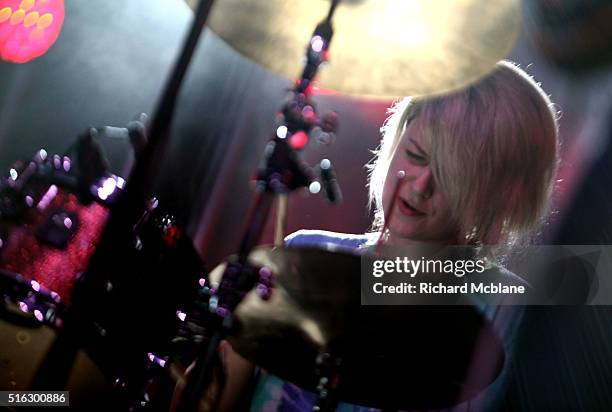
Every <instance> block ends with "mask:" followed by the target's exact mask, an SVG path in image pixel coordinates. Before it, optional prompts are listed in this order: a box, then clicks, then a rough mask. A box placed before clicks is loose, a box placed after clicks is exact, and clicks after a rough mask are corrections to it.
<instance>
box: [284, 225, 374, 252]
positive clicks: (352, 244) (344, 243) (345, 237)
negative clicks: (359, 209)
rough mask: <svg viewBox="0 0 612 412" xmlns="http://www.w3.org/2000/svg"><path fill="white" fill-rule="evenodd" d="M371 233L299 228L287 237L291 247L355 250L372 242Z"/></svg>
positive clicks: (286, 241) (287, 244)
mask: <svg viewBox="0 0 612 412" xmlns="http://www.w3.org/2000/svg"><path fill="white" fill-rule="evenodd" d="M372 238H373V236H372V235H371V234H351V233H338V232H329V231H326V230H304V229H303V230H298V231H297V232H294V233H292V234H290V235H289V236H287V237H286V238H285V245H286V246H290V247H317V248H321V249H326V250H330V251H348V252H354V251H355V250H356V249H359V248H361V247H364V246H367V245H369V244H371V243H372Z"/></svg>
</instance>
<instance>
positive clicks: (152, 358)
mask: <svg viewBox="0 0 612 412" xmlns="http://www.w3.org/2000/svg"><path fill="white" fill-rule="evenodd" d="M147 357H148V358H149V360H150V361H151V362H153V363H156V364H158V365H159V366H161V367H162V368H163V367H164V366H166V360H165V359H162V358H159V357H157V356H155V355H154V354H153V353H151V352H149V353H147Z"/></svg>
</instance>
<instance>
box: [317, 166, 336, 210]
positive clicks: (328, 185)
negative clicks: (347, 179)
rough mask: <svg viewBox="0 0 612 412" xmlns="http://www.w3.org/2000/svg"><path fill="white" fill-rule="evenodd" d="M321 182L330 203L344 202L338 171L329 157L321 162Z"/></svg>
mask: <svg viewBox="0 0 612 412" xmlns="http://www.w3.org/2000/svg"><path fill="white" fill-rule="evenodd" d="M319 170H320V176H321V183H322V185H323V188H324V189H325V195H326V197H327V200H329V202H330V203H340V202H342V192H341V190H340V185H339V184H338V180H337V178H336V172H335V171H334V167H333V166H332V163H331V161H330V160H329V159H323V160H321V163H320V164H319Z"/></svg>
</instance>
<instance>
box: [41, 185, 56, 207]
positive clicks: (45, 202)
mask: <svg viewBox="0 0 612 412" xmlns="http://www.w3.org/2000/svg"><path fill="white" fill-rule="evenodd" d="M56 195H57V186H55V185H51V186H49V190H47V193H45V195H44V196H43V197H42V199H40V202H38V206H37V207H38V209H39V210H44V209H46V208H47V206H49V204H51V201H53V199H54V198H55V196H56Z"/></svg>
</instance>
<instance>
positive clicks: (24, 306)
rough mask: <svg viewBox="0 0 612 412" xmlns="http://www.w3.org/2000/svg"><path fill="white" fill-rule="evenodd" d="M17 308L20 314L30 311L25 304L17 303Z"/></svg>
mask: <svg viewBox="0 0 612 412" xmlns="http://www.w3.org/2000/svg"><path fill="white" fill-rule="evenodd" d="M17 306H19V309H21V311H22V312H27V311H28V309H30V308H29V307H28V305H27V304H26V303H25V302H17Z"/></svg>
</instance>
